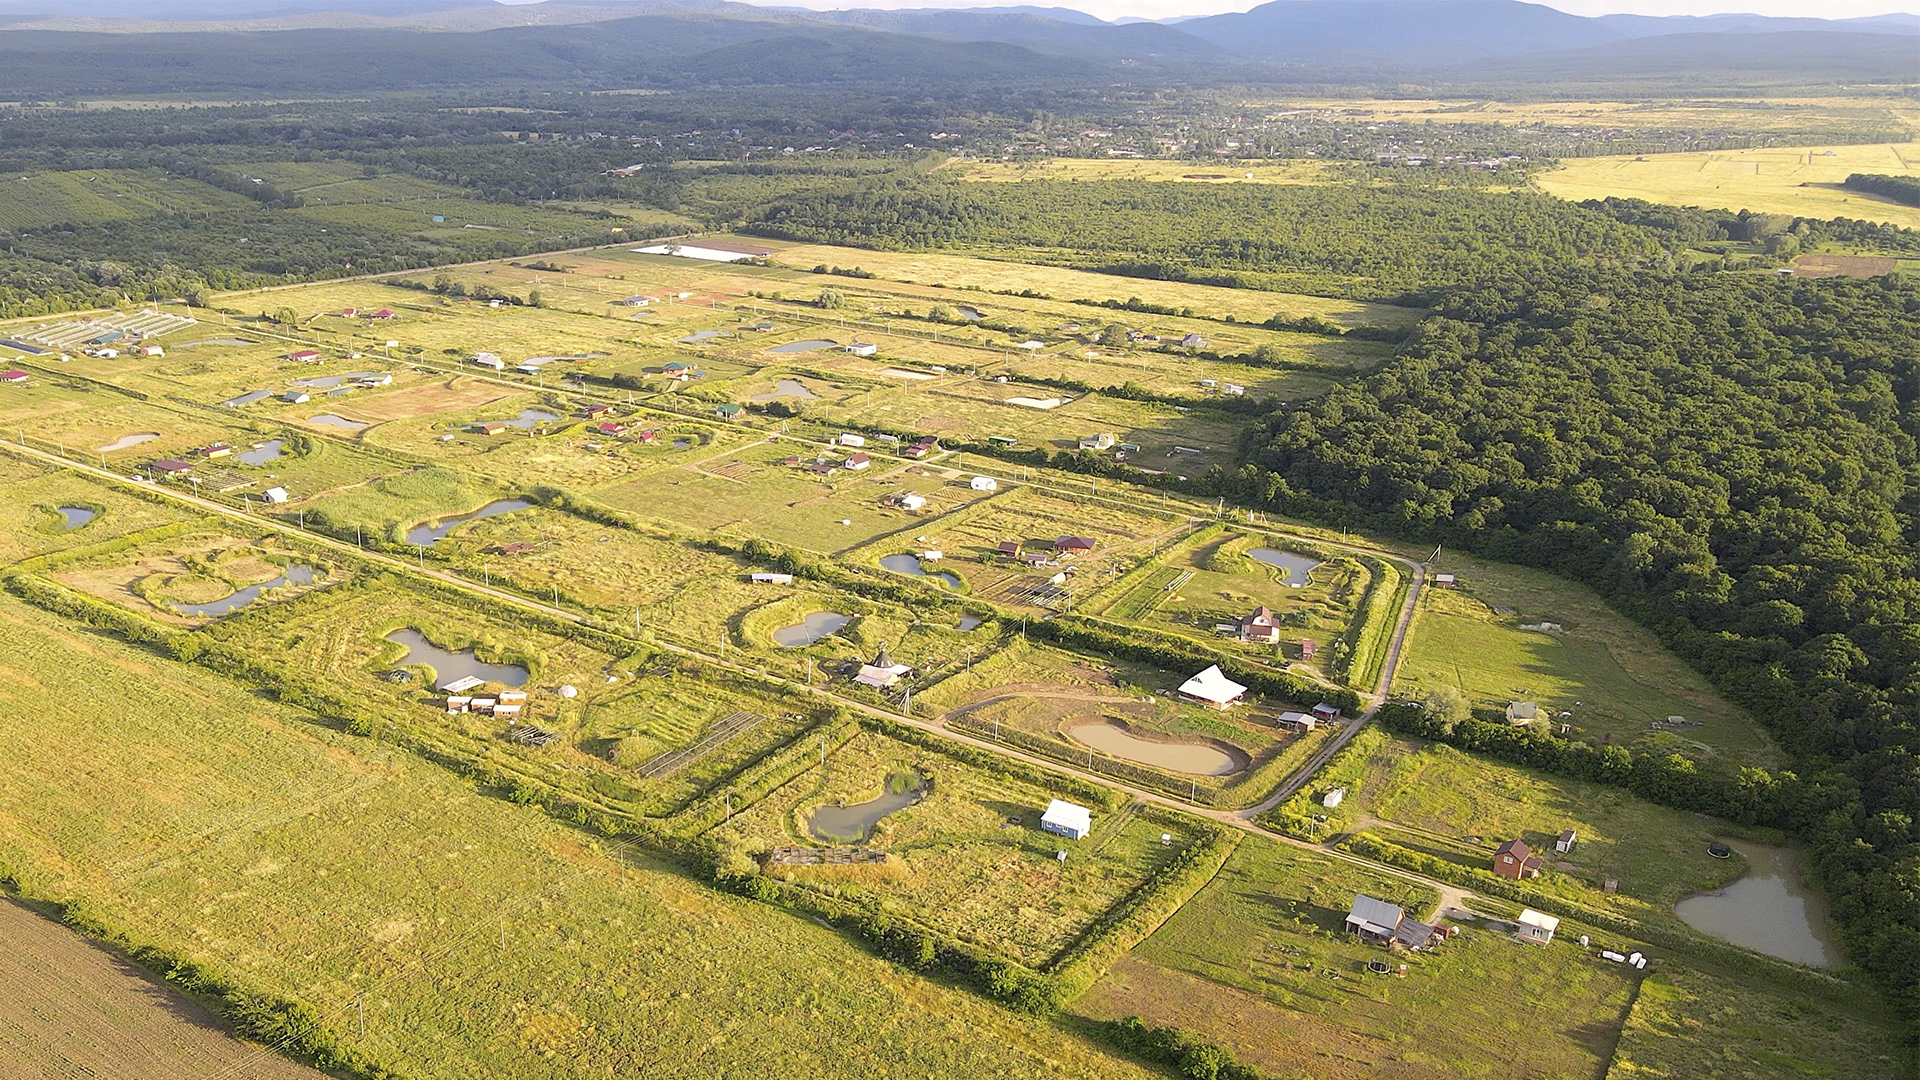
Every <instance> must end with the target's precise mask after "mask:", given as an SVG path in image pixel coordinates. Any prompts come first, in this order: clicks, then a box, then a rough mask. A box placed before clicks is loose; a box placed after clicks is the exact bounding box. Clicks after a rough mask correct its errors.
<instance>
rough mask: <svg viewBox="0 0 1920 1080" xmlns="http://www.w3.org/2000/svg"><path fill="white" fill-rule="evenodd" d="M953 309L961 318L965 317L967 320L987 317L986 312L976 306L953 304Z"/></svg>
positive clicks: (971, 320)
mask: <svg viewBox="0 0 1920 1080" xmlns="http://www.w3.org/2000/svg"><path fill="white" fill-rule="evenodd" d="M954 310H955V311H958V312H959V313H960V317H961V318H963V319H966V320H967V321H968V322H973V321H975V320H978V319H984V318H986V317H987V314H986V312H984V311H981V310H980V309H979V308H977V307H971V306H969V305H967V304H958V305H955V306H954Z"/></svg>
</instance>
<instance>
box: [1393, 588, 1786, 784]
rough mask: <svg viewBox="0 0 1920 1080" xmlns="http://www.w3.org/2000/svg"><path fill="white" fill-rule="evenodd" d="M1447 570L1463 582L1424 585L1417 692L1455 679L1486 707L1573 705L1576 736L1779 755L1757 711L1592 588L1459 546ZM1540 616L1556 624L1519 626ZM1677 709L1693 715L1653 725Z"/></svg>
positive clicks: (1414, 651)
mask: <svg viewBox="0 0 1920 1080" xmlns="http://www.w3.org/2000/svg"><path fill="white" fill-rule="evenodd" d="M1442 569H1443V570H1445V571H1447V572H1451V573H1454V574H1457V575H1458V577H1459V581H1460V588H1459V589H1458V590H1457V591H1451V592H1450V591H1448V590H1445V589H1437V588H1428V589H1426V590H1424V591H1423V592H1422V593H1421V597H1420V608H1419V611H1418V613H1417V615H1416V616H1415V619H1414V627H1413V631H1412V633H1411V635H1410V636H1409V638H1408V648H1407V654H1406V656H1405V658H1404V659H1403V661H1402V665H1401V670H1400V677H1399V679H1398V680H1397V681H1396V684H1395V689H1396V690H1397V691H1399V692H1401V693H1406V694H1410V695H1413V696H1416V697H1417V696H1419V695H1420V694H1421V693H1422V692H1423V691H1424V690H1425V688H1427V687H1432V686H1437V685H1448V686H1454V687H1457V688H1458V689H1460V690H1461V691H1463V692H1464V693H1465V694H1466V695H1467V697H1468V698H1469V699H1470V700H1472V701H1473V702H1474V704H1475V705H1477V706H1480V707H1483V708H1500V709H1504V708H1505V707H1506V705H1507V703H1508V702H1510V701H1533V702H1537V703H1538V704H1539V705H1540V707H1541V710H1542V711H1543V713H1544V712H1546V711H1548V710H1551V712H1552V713H1553V714H1554V715H1555V716H1557V715H1558V714H1559V713H1560V712H1562V711H1569V712H1572V713H1573V716H1572V718H1571V719H1570V720H1569V721H1567V722H1569V723H1571V724H1572V725H1573V732H1572V734H1573V735H1574V736H1575V737H1584V738H1589V739H1595V740H1598V739H1599V738H1602V737H1606V738H1611V739H1612V740H1613V741H1614V742H1616V743H1624V744H1631V745H1636V746H1640V747H1644V748H1647V749H1658V748H1660V747H1664V746H1672V747H1674V748H1676V749H1681V750H1684V751H1686V752H1687V753H1688V754H1690V755H1693V756H1701V755H1706V756H1711V757H1718V758H1722V759H1724V760H1726V761H1728V762H1731V763H1735V764H1743V765H1744V764H1751V765H1760V766H1771V765H1773V764H1775V763H1776V761H1777V756H1776V752H1775V750H1774V748H1773V745H1772V743H1771V741H1770V740H1769V739H1768V738H1767V736H1766V734H1765V733H1764V732H1763V731H1761V729H1760V727H1759V725H1758V724H1757V723H1756V722H1755V721H1754V719H1753V718H1752V717H1750V716H1748V715H1747V714H1746V713H1745V712H1744V711H1743V710H1740V709H1738V708H1735V707H1734V706H1733V705H1730V704H1728V703H1727V702H1726V700H1725V699H1723V698H1722V697H1721V696H1720V695H1719V694H1718V693H1717V692H1715V691H1714V689H1713V688H1712V687H1711V686H1710V685H1708V683H1707V681H1706V680H1705V679H1704V678H1702V677H1701V676H1700V674H1699V673H1698V672H1695V671H1693V670H1692V669H1691V668H1688V667H1687V666H1686V665H1685V664H1683V663H1681V661H1680V660H1679V659H1678V658H1677V657H1675V656H1674V655H1673V654H1672V653H1670V652H1668V651H1667V650H1666V649H1664V648H1662V647H1661V646H1660V644H1659V642H1657V641H1655V640H1654V638H1653V635H1652V634H1651V633H1649V632H1647V631H1646V630H1643V629H1641V628H1640V627H1637V626H1635V625H1633V624H1632V623H1630V622H1628V621H1627V620H1626V619H1625V618H1624V617H1622V616H1620V615H1619V614H1618V613H1616V612H1614V611H1613V610H1611V609H1610V608H1608V607H1607V606H1606V604H1605V603H1603V602H1602V601H1601V600H1600V598H1599V597H1598V596H1596V595H1594V594H1593V593H1592V592H1590V591H1588V590H1587V589H1584V588H1582V587H1581V586H1578V585H1574V584H1572V583H1569V582H1567V581H1565V580H1564V579H1561V578H1557V577H1553V576H1551V575H1548V574H1545V573H1542V572H1540V571H1537V570H1527V569H1523V568H1520V567H1514V566H1504V565H1500V564H1496V563H1488V562H1482V561H1480V560H1476V559H1471V558H1469V557H1467V556H1463V555H1456V554H1453V553H1451V552H1449V553H1448V554H1447V556H1446V559H1445V562H1444V565H1443V567H1442ZM1544 623H1557V624H1558V625H1559V627H1560V629H1557V630H1554V629H1547V630H1526V629H1522V627H1525V626H1536V627H1537V626H1540V625H1542V624H1544ZM1669 716H1683V717H1685V718H1686V720H1687V725H1686V726H1685V727H1681V728H1674V729H1666V730H1658V731H1656V730H1654V729H1652V728H1650V727H1649V726H1648V725H1649V724H1650V723H1651V722H1653V721H1661V722H1663V723H1664V722H1665V720H1666V718H1667V717H1669Z"/></svg>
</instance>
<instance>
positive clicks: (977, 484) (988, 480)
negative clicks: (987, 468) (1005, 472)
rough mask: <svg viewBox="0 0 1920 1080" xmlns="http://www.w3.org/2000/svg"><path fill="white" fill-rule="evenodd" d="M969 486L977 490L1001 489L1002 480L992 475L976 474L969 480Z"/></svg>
mask: <svg viewBox="0 0 1920 1080" xmlns="http://www.w3.org/2000/svg"><path fill="white" fill-rule="evenodd" d="M967 486H968V487H970V488H972V489H973V490H975V491H999V490H1000V481H998V480H995V479H994V478H993V477H991V476H976V477H974V478H973V479H971V480H969V481H967Z"/></svg>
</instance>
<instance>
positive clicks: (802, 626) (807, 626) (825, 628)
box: [773, 611, 853, 649]
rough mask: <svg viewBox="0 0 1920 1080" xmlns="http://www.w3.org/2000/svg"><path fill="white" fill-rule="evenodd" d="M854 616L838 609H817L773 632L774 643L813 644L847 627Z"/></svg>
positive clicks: (791, 644) (796, 646)
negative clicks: (841, 612)
mask: <svg viewBox="0 0 1920 1080" xmlns="http://www.w3.org/2000/svg"><path fill="white" fill-rule="evenodd" d="M852 621H853V616H851V615H842V614H840V613H839V612H837V611H815V612H812V613H810V614H809V615H808V616H807V617H806V618H804V619H802V620H800V621H799V622H797V623H794V624H793V625H792V626H783V627H781V628H780V629H778V630H775V631H774V632H773V643H774V644H776V645H784V646H786V647H787V648H789V649H797V648H799V647H801V646H803V645H811V644H813V643H814V642H816V641H820V640H822V639H824V638H828V637H832V636H833V635H834V634H837V633H839V632H840V631H842V630H845V629H846V628H847V624H848V623H850V622H852Z"/></svg>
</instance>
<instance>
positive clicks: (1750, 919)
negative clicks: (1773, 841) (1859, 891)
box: [1673, 841, 1840, 967]
mask: <svg viewBox="0 0 1920 1080" xmlns="http://www.w3.org/2000/svg"><path fill="white" fill-rule="evenodd" d="M1722 844H1723V845H1724V846H1726V847H1730V848H1732V849H1733V850H1735V851H1738V852H1739V853H1740V854H1741V855H1743V856H1745V857H1746V860H1747V873H1746V876H1745V877H1742V878H1741V879H1740V880H1738V881H1736V882H1734V883H1733V884H1731V885H1728V886H1727V887H1725V888H1723V889H1716V890H1715V891H1713V892H1710V893H1701V894H1700V895H1698V896H1689V897H1687V898H1686V899H1685V900H1682V901H1680V902H1679V903H1678V904H1676V905H1674V909H1673V910H1674V914H1676V915H1678V916H1679V917H1680V921H1681V922H1683V923H1686V924H1687V925H1688V926H1691V927H1693V928H1694V929H1695V930H1698V931H1700V932H1701V933H1703V934H1708V935H1710V936H1713V937H1717V938H1719V939H1721V940H1722V941H1730V942H1732V943H1733V944H1735V945H1740V946H1744V947H1745V948H1749V949H1752V950H1753V951H1755V952H1760V953H1766V954H1767V955H1768V956H1777V957H1779V958H1780V959H1782V960H1789V961H1792V962H1793V963H1796V964H1806V965H1807V966H1809V967H1834V966H1836V965H1838V964H1839V963H1840V950H1839V948H1838V947H1837V946H1836V945H1835V944H1834V940H1833V935H1832V931H1831V929H1830V928H1829V926H1828V922H1827V905H1826V901H1825V900H1823V899H1822V898H1821V897H1820V894H1819V893H1817V892H1815V891H1813V890H1812V889H1809V888H1808V887H1807V886H1806V885H1804V884H1802V876H1803V873H1804V870H1805V867H1804V866H1803V865H1802V862H1801V858H1800V855H1799V853H1798V852H1796V851H1792V850H1789V849H1787V848H1778V847H1768V846H1766V845H1764V844H1748V843H1729V842H1724V841H1723V842H1722Z"/></svg>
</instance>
